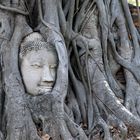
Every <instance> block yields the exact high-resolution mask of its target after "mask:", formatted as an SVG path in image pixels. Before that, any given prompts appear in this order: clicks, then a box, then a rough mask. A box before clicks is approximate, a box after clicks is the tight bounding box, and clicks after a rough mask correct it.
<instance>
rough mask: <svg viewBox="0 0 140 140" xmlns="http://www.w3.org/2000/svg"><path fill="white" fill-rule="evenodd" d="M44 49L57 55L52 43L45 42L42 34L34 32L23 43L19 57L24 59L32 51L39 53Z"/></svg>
mask: <svg viewBox="0 0 140 140" xmlns="http://www.w3.org/2000/svg"><path fill="white" fill-rule="evenodd" d="M43 48H46V49H47V51H52V52H54V53H56V50H55V47H54V46H53V45H52V44H51V43H49V42H45V40H44V38H43V37H42V35H41V34H40V33H38V32H33V33H31V34H29V35H28V36H26V37H25V38H24V39H23V41H22V42H21V45H20V51H19V57H20V59H22V58H23V57H24V56H26V54H27V53H29V52H31V51H38V50H41V49H43Z"/></svg>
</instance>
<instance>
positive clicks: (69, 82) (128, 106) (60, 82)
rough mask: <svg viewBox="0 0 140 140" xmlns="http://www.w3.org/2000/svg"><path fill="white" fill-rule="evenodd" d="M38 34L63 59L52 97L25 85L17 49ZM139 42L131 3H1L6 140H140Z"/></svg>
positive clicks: (1, 131) (0, 81) (0, 110)
mask: <svg viewBox="0 0 140 140" xmlns="http://www.w3.org/2000/svg"><path fill="white" fill-rule="evenodd" d="M32 32H39V33H40V34H41V35H42V36H43V38H44V39H45V41H46V42H48V43H50V44H52V45H53V46H54V47H55V49H56V52H57V55H58V60H59V61H58V62H59V64H58V68H57V77H56V81H55V85H54V87H53V90H52V91H51V93H50V94H43V95H40V96H32V95H29V94H27V93H26V89H25V86H24V83H23V81H22V77H21V72H20V68H19V66H20V65H19V63H20V62H19V60H18V59H19V46H20V44H21V42H22V40H23V38H25V37H26V36H27V35H29V34H31V33H32ZM139 38H140V34H139V31H138V30H137V29H136V27H135V26H134V23H133V20H132V18H131V14H130V11H129V7H128V3H127V0H32V1H30V0H0V60H1V61H0V62H1V63H0V70H1V71H0V140H46V139H47V140H48V139H52V140H93V139H104V140H112V139H118V140H121V139H122V140H124V139H136V138H137V137H138V136H139V135H140V133H139V131H140V85H139V84H140V39H139ZM130 132H131V133H132V134H131V135H130Z"/></svg>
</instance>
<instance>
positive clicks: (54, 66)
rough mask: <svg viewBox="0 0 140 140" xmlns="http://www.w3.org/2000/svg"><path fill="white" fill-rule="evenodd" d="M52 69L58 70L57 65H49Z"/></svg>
mask: <svg viewBox="0 0 140 140" xmlns="http://www.w3.org/2000/svg"><path fill="white" fill-rule="evenodd" d="M49 67H50V69H55V68H57V64H53V65H49Z"/></svg>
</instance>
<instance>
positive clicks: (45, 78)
mask: <svg viewBox="0 0 140 140" xmlns="http://www.w3.org/2000/svg"><path fill="white" fill-rule="evenodd" d="M41 81H42V82H48V83H52V82H53V81H54V79H53V77H52V74H51V71H50V69H49V66H44V67H43V72H42V79H41Z"/></svg>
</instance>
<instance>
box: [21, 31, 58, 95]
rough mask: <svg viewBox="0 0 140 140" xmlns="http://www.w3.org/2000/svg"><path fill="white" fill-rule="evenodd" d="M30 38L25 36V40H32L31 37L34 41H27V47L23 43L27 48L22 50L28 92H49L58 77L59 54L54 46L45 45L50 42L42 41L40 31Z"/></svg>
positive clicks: (22, 72)
mask: <svg viewBox="0 0 140 140" xmlns="http://www.w3.org/2000/svg"><path fill="white" fill-rule="evenodd" d="M37 37H38V38H40V39H41V40H39V39H38V38H37ZM28 38H29V39H28ZM28 38H27V39H26V38H25V40H24V42H30V41H29V40H30V39H31V40H32V41H33V42H32V41H31V42H32V43H31V42H30V43H27V44H29V47H27V48H26V45H27V44H26V43H23V44H22V45H23V47H25V49H23V50H24V51H23V52H20V60H21V61H20V62H21V63H20V67H21V74H22V77H23V82H24V85H25V87H26V90H27V92H28V93H29V94H32V95H39V94H43V93H48V92H50V91H51V90H52V88H53V85H54V83H55V79H56V70H57V54H56V52H55V50H54V49H52V46H51V47H50V46H45V45H48V44H45V42H43V41H42V38H41V36H40V34H39V33H32V34H31V35H30V36H28ZM36 42H38V43H36ZM31 45H33V46H31ZM27 46H28V45H27Z"/></svg>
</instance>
